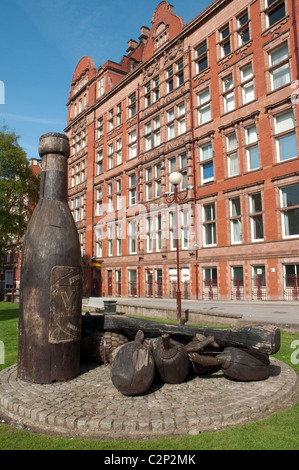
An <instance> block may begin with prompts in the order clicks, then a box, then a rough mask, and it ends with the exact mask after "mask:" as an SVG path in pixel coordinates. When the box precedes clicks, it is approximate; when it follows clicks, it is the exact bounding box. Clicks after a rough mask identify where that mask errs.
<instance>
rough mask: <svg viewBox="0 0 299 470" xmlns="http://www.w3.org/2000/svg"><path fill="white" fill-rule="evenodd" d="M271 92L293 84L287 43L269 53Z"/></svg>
mask: <svg viewBox="0 0 299 470" xmlns="http://www.w3.org/2000/svg"><path fill="white" fill-rule="evenodd" d="M269 60H270V76H271V90H277V88H280V87H282V86H284V85H287V84H288V83H290V82H291V72H290V64H289V50H288V45H287V43H284V44H283V45H281V46H279V47H277V48H276V49H274V51H271V52H270V53H269Z"/></svg>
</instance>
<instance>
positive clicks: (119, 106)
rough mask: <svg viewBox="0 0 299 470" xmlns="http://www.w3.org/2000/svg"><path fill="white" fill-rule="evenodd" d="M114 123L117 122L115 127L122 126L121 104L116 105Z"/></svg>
mask: <svg viewBox="0 0 299 470" xmlns="http://www.w3.org/2000/svg"><path fill="white" fill-rule="evenodd" d="M116 122H117V126H120V125H121V124H122V104H121V103H119V104H118V105H117V114H116Z"/></svg>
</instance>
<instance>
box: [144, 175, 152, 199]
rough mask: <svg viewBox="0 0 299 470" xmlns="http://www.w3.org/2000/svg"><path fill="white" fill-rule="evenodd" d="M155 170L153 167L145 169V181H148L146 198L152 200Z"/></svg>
mask: <svg viewBox="0 0 299 470" xmlns="http://www.w3.org/2000/svg"><path fill="white" fill-rule="evenodd" d="M152 178H153V170H152V167H150V168H147V169H146V170H145V181H146V200H147V201H150V200H151V199H152V198H153V182H152Z"/></svg>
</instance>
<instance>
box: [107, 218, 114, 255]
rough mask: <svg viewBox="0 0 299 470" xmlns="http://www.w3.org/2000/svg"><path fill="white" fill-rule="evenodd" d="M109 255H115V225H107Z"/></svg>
mask: <svg viewBox="0 0 299 470" xmlns="http://www.w3.org/2000/svg"><path fill="white" fill-rule="evenodd" d="M107 232H108V233H107V239H108V256H113V238H114V237H113V225H108V226H107Z"/></svg>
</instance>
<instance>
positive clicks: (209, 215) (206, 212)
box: [203, 202, 216, 246]
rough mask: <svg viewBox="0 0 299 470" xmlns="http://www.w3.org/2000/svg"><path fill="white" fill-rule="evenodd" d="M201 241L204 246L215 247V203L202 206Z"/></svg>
mask: <svg viewBox="0 0 299 470" xmlns="http://www.w3.org/2000/svg"><path fill="white" fill-rule="evenodd" d="M203 240H204V246H215V245H216V213H215V203H214V202H213V203H211V204H206V205H204V206H203Z"/></svg>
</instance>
